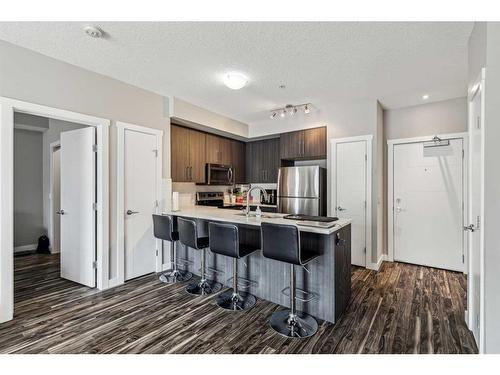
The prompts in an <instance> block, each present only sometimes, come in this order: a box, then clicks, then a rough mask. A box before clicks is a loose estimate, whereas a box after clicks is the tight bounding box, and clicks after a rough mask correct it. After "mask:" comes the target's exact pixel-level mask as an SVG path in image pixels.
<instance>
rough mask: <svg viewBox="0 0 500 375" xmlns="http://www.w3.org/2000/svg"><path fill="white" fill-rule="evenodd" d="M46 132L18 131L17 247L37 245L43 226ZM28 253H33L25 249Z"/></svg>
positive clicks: (15, 189)
mask: <svg viewBox="0 0 500 375" xmlns="http://www.w3.org/2000/svg"><path fill="white" fill-rule="evenodd" d="M41 156H42V133H41V132H39V131H31V130H20V129H14V248H16V247H20V246H24V247H26V246H28V245H35V244H37V242H38V237H40V236H41V235H43V234H47V230H46V228H44V225H43V204H42V189H41V186H42V158H41ZM24 250H33V248H31V249H27V248H25V249H24Z"/></svg>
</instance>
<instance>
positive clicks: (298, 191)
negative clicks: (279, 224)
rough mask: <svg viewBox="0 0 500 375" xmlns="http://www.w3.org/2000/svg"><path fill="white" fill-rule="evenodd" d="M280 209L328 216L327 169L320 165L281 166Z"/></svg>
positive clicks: (290, 212) (286, 211) (292, 212)
mask: <svg viewBox="0 0 500 375" xmlns="http://www.w3.org/2000/svg"><path fill="white" fill-rule="evenodd" d="M278 211H279V212H281V213H287V214H303V215H312V216H326V169H325V168H321V167H319V166H300V167H283V168H280V169H279V173H278Z"/></svg>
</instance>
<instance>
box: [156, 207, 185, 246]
mask: <svg viewBox="0 0 500 375" xmlns="http://www.w3.org/2000/svg"><path fill="white" fill-rule="evenodd" d="M153 234H154V236H155V238H158V239H160V240H164V241H171V242H174V241H178V240H179V232H178V231H177V225H176V223H175V222H174V220H172V217H170V216H168V215H156V214H153Z"/></svg>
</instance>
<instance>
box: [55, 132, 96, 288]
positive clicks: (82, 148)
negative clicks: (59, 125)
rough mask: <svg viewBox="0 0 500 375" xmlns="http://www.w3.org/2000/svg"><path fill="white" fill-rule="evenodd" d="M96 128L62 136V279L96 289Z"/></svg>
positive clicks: (62, 134) (65, 133)
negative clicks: (94, 148)
mask: <svg viewBox="0 0 500 375" xmlns="http://www.w3.org/2000/svg"><path fill="white" fill-rule="evenodd" d="M94 144H95V128H94V127H87V128H82V129H78V130H72V131H68V132H63V133H61V154H60V155H61V160H60V163H61V211H60V213H61V215H60V216H61V277H62V278H65V279H68V280H71V281H75V282H77V283H80V284H83V285H87V286H90V287H95V283H96V272H95V269H94V261H95V259H96V239H95V233H96V214H95V210H94V203H95V202H96V156H95V152H94V151H93V146H94Z"/></svg>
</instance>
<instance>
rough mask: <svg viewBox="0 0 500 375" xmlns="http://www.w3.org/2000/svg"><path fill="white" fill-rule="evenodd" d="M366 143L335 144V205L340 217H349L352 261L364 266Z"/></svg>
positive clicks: (336, 212)
mask: <svg viewBox="0 0 500 375" xmlns="http://www.w3.org/2000/svg"><path fill="white" fill-rule="evenodd" d="M366 155H367V142H366V141H364V140H362V141H353V142H342V143H337V145H336V148H335V155H334V157H335V168H336V180H335V181H334V183H335V194H336V197H335V204H336V206H335V207H334V210H335V211H334V212H335V215H336V216H337V217H339V218H347V219H351V220H352V222H351V263H352V264H354V265H356V266H361V267H366V221H367V220H366V199H367V195H366V193H367V179H366V164H367V161H366Z"/></svg>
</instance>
